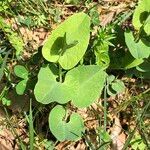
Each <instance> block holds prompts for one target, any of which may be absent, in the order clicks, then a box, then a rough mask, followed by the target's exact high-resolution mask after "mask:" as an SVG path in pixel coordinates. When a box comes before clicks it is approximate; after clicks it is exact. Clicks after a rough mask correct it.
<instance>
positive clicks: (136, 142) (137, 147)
mask: <svg viewBox="0 0 150 150" xmlns="http://www.w3.org/2000/svg"><path fill="white" fill-rule="evenodd" d="M130 145H131V147H132V149H133V150H144V149H145V148H146V145H145V144H144V142H143V140H142V138H141V136H140V135H137V134H136V135H135V137H134V139H132V140H131V142H130Z"/></svg>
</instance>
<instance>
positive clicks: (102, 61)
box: [94, 29, 114, 69]
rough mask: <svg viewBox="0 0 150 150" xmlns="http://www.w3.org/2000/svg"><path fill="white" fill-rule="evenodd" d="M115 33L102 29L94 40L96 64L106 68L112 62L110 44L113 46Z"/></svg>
mask: <svg viewBox="0 0 150 150" xmlns="http://www.w3.org/2000/svg"><path fill="white" fill-rule="evenodd" d="M113 38H114V37H113V35H112V34H109V33H107V30H106V29H100V30H99V31H98V35H97V37H96V39H95V41H94V54H95V56H96V64H97V65H99V66H100V67H102V68H104V69H106V68H108V66H109V63H110V57H109V46H110V45H111V46H113V45H112V43H111V42H110V41H111V40H112V39H113Z"/></svg>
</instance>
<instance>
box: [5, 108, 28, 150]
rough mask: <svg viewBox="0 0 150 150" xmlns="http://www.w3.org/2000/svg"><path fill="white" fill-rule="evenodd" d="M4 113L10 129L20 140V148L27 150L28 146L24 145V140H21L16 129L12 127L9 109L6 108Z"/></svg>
mask: <svg viewBox="0 0 150 150" xmlns="http://www.w3.org/2000/svg"><path fill="white" fill-rule="evenodd" d="M4 111H5V114H6V121H7V124H8V125H9V127H10V128H11V130H12V132H13V134H14V135H15V136H16V138H17V139H18V141H19V144H20V147H21V150H26V146H25V145H24V144H23V142H22V140H21V139H20V137H19V136H18V134H17V132H16V130H15V129H14V127H13V126H12V124H11V120H10V118H9V114H8V112H7V109H6V107H4Z"/></svg>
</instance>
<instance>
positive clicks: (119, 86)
mask: <svg viewBox="0 0 150 150" xmlns="http://www.w3.org/2000/svg"><path fill="white" fill-rule="evenodd" d="M111 87H112V89H113V90H114V91H116V92H117V93H121V92H123V91H124V90H125V85H124V83H123V82H122V81H121V80H118V79H117V80H115V81H114V82H112V84H111Z"/></svg>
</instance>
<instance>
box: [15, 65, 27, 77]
mask: <svg viewBox="0 0 150 150" xmlns="http://www.w3.org/2000/svg"><path fill="white" fill-rule="evenodd" d="M14 73H15V75H16V76H18V77H20V78H22V79H28V71H27V69H26V68H25V67H24V66H21V65H16V66H15V67H14Z"/></svg>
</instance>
